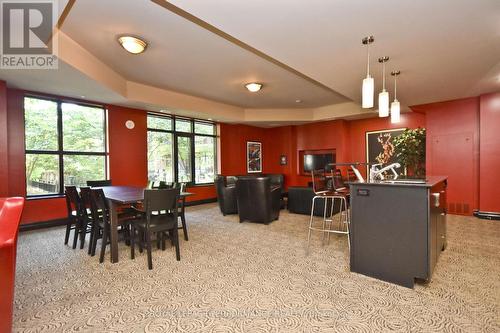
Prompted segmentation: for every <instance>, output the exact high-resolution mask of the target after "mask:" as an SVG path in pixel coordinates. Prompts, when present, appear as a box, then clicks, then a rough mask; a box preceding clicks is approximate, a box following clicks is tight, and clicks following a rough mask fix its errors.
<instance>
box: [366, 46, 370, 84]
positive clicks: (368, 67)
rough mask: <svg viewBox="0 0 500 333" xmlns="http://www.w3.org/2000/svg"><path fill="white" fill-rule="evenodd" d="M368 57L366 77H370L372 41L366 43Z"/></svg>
mask: <svg viewBox="0 0 500 333" xmlns="http://www.w3.org/2000/svg"><path fill="white" fill-rule="evenodd" d="M366 57H367V63H366V77H369V76H370V43H367V44H366Z"/></svg>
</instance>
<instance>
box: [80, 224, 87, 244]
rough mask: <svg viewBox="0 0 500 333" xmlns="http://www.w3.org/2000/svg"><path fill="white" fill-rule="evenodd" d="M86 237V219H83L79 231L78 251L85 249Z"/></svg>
mask: <svg viewBox="0 0 500 333" xmlns="http://www.w3.org/2000/svg"><path fill="white" fill-rule="evenodd" d="M86 236H87V219H86V218H85V217H83V219H82V228H81V229H80V250H81V249H83V248H84V247H85V238H86Z"/></svg>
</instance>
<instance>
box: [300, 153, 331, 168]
mask: <svg viewBox="0 0 500 333" xmlns="http://www.w3.org/2000/svg"><path fill="white" fill-rule="evenodd" d="M329 163H333V154H331V153H330V154H304V171H305V172H311V171H313V170H320V169H325V168H327V165H328V164H329Z"/></svg>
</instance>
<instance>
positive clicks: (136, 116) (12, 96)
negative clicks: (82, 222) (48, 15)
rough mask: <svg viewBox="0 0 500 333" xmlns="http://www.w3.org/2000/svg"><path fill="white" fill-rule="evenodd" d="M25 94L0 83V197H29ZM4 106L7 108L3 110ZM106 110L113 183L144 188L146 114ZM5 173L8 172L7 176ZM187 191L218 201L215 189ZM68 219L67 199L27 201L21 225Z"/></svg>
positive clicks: (131, 110) (197, 187) (201, 197)
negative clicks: (130, 123)
mask: <svg viewBox="0 0 500 333" xmlns="http://www.w3.org/2000/svg"><path fill="white" fill-rule="evenodd" d="M24 94H25V92H24V91H22V90H16V89H7V88H6V86H5V82H3V81H0V130H1V131H0V167H1V172H3V173H1V172H0V196H26V183H25V155H24V111H23V110H24V106H23V98H24ZM58 97H60V96H58ZM63 98H64V97H63ZM4 105H6V107H3V106H4ZM107 108H108V111H109V112H108V131H109V133H108V135H109V173H110V179H112V181H113V184H116V185H132V186H145V185H146V183H147V132H146V114H147V113H146V111H143V110H137V109H130V108H125V107H120V106H114V105H109V106H107ZM127 120H133V121H134V122H135V128H134V129H132V130H129V129H127V128H126V127H125V121H127ZM3 129H8V130H3ZM6 170H8V172H5V171H6ZM4 174H5V175H6V176H5V175H4ZM2 177H3V178H7V179H8V180H7V179H2ZM187 190H188V191H190V192H192V193H194V194H195V195H194V196H192V197H189V198H188V200H187V201H200V200H206V199H213V198H215V197H216V194H215V187H214V186H213V185H212V186H196V187H191V188H188V189H187ZM66 215H67V212H66V202H65V199H64V198H60V197H59V198H46V199H28V200H26V203H25V207H24V211H23V216H22V222H21V224H27V223H35V222H43V221H50V220H56V219H62V218H65V217H66Z"/></svg>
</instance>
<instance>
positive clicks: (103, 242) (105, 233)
mask: <svg viewBox="0 0 500 333" xmlns="http://www.w3.org/2000/svg"><path fill="white" fill-rule="evenodd" d="M108 237H109V236H108V226H107V225H106V224H104V230H103V231H102V238H101V254H100V255H99V262H100V263H103V262H104V252H106V244H107V243H108Z"/></svg>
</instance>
